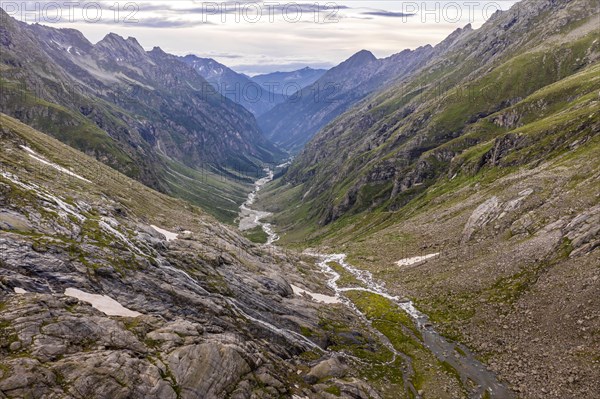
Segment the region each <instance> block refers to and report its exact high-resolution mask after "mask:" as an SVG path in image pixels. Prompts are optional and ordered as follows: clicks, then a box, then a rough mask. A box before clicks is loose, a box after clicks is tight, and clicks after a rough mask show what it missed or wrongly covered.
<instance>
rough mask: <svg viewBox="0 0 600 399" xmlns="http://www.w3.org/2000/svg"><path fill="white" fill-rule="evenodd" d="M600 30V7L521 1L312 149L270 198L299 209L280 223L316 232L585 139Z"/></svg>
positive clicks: (585, 2) (341, 122)
mask: <svg viewBox="0 0 600 399" xmlns="http://www.w3.org/2000/svg"><path fill="white" fill-rule="evenodd" d="M598 29H599V27H598V7H597V3H596V2H594V1H590V0H577V1H523V2H520V3H517V4H516V5H515V6H514V7H513V8H511V10H509V11H506V12H497V13H496V14H494V15H493V16H492V18H491V19H490V20H489V21H487V22H486V23H485V24H484V25H483V27H482V28H480V29H477V30H472V29H463V30H459V31H457V32H455V33H454V34H452V35H451V36H450V37H449V38H448V39H446V41H444V42H443V44H444V45H443V46H442V45H438V46H436V47H435V48H434V49H437V51H438V52H440V54H439V55H434V56H433V57H431V58H429V59H428V60H427V62H425V65H424V66H422V67H421V68H419V69H418V70H416V71H413V72H412V73H411V74H410V76H409V77H407V78H405V79H401V80H400V81H399V82H397V83H396V84H394V85H392V87H390V88H388V89H386V90H383V91H381V92H378V93H376V94H373V95H371V96H370V97H368V98H366V99H365V100H363V101H362V102H361V103H360V104H359V105H357V106H356V107H354V108H353V109H352V110H351V111H349V112H347V113H346V114H344V115H342V116H341V117H339V118H337V119H336V120H335V121H333V122H332V123H330V124H329V125H328V126H327V127H325V128H324V129H323V130H321V131H320V132H319V133H318V134H317V135H316V137H315V138H314V139H313V140H312V141H311V142H310V143H309V144H307V146H306V147H305V149H304V150H303V151H302V152H301V153H300V155H299V156H298V157H297V159H296V160H295V162H294V163H293V165H292V166H291V167H290V170H289V172H288V173H287V175H286V176H285V177H284V179H283V180H282V181H281V184H280V187H281V188H280V189H279V191H277V192H279V193H281V195H282V196H283V197H280V198H275V199H274V201H278V200H280V199H281V198H286V199H287V200H289V198H294V201H295V203H296V204H299V205H300V206H290V207H288V209H289V212H288V215H287V216H284V215H280V217H279V220H278V221H279V222H280V223H282V224H283V225H290V224H291V223H297V224H298V225H300V224H303V221H306V222H305V223H304V227H305V228H307V229H310V227H309V226H310V225H311V224H312V223H314V222H318V223H319V224H320V225H328V224H330V223H332V222H334V221H337V220H338V219H340V218H345V217H349V216H351V215H357V214H360V213H363V212H370V211H374V210H380V211H384V212H389V211H391V212H395V211H397V210H399V209H402V207H403V206H405V205H406V204H407V203H409V202H410V201H411V200H414V199H415V198H418V197H419V196H423V195H424V193H426V192H427V190H428V189H429V188H430V187H432V186H433V185H434V184H436V183H437V182H441V181H444V180H447V179H450V178H455V179H463V180H468V179H469V178H472V177H473V176H476V175H478V174H480V173H482V172H485V171H487V170H490V169H494V170H497V171H501V172H502V171H503V172H508V171H509V170H514V169H515V168H527V167H528V166H527V165H531V164H535V163H536V162H539V161H541V160H548V159H551V158H552V157H555V156H558V155H561V154H564V153H565V152H568V151H570V150H571V149H572V147H571V144H572V143H573V142H579V143H586V142H590V141H591V139H592V138H593V137H594V136H595V135H597V134H598V131H599V129H598V118H599V117H600V116H599V114H598V112H597V110H598V89H599V84H600V83H599V81H598V59H599V57H600V39H599V36H600V32H599V30H598ZM442 48H443V51H442ZM333 70H334V69H332V71H333ZM288 183H291V185H288ZM290 187H293V188H291V189H290ZM284 213H285V212H284Z"/></svg>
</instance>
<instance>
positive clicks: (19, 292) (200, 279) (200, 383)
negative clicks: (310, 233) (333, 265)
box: [0, 114, 382, 399]
mask: <svg viewBox="0 0 600 399" xmlns="http://www.w3.org/2000/svg"><path fill="white" fill-rule="evenodd" d="M0 140H1V142H2V147H1V148H0V166H1V168H0V229H1V231H2V234H1V235H0V354H1V355H0V395H1V396H2V397H8V398H10V397H15V398H16V397H35V398H55V397H68V398H111V399H113V398H161V399H163V398H198V397H202V398H206V399H210V398H215V399H217V398H224V397H228V398H280V397H293V398H305V397H309V398H332V397H339V396H340V395H342V396H344V397H353V398H364V399H367V398H379V397H381V396H380V395H379V394H378V393H377V391H375V390H373V388H372V387H371V386H370V385H369V384H368V383H367V382H365V378H364V372H365V371H369V370H371V367H379V368H381V365H379V364H378V363H377V362H375V361H374V362H373V364H372V366H369V365H368V364H366V363H364V362H362V363H358V362H357V360H355V359H354V358H353V357H351V356H348V355H346V354H343V353H341V352H337V351H336V348H334V347H332V342H336V343H338V344H339V343H343V342H349V343H353V344H355V345H361V347H363V348H364V350H365V351H366V352H367V353H373V356H375V354H377V353H379V352H380V351H381V350H382V349H381V344H380V343H378V338H377V337H376V336H374V335H372V334H371V333H370V332H369V328H368V326H367V325H365V324H364V322H363V321H361V320H359V319H358V318H357V317H355V316H354V315H353V313H352V312H349V311H347V310H345V309H346V308H345V307H344V306H343V305H341V304H339V305H328V306H324V305H321V304H319V303H317V302H314V301H312V300H310V299H309V297H307V296H298V295H294V294H293V291H292V288H291V286H290V283H293V284H295V285H299V286H302V287H305V288H306V289H307V290H311V291H318V290H321V291H323V290H324V289H325V288H324V286H323V283H322V281H323V279H324V276H323V275H322V274H320V273H315V271H314V270H312V268H313V267H314V264H312V265H311V264H309V263H306V262H305V261H304V260H303V259H301V258H300V257H298V256H297V255H294V254H291V253H290V254H286V253H284V252H281V251H279V250H277V249H276V248H273V247H259V246H255V245H253V244H251V243H250V242H248V241H247V240H245V239H243V238H241V237H240V236H239V235H238V234H237V233H236V232H234V231H233V230H231V229H230V228H227V227H224V226H222V225H219V224H218V223H217V222H216V221H215V220H214V219H212V218H211V217H210V216H207V215H206V214H205V213H203V212H202V211H200V210H199V209H198V208H196V207H194V206H191V205H189V204H187V203H185V202H183V201H181V200H175V199H172V198H170V197H167V196H164V195H162V194H159V193H157V192H154V191H152V190H150V189H148V188H147V187H145V186H143V185H141V184H140V183H138V182H136V181H133V180H131V179H129V178H127V177H125V176H124V175H122V174H119V173H117V172H115V171H114V170H112V169H110V168H108V167H107V166H105V165H102V164H100V163H98V162H96V161H94V160H93V159H92V158H90V157H87V156H85V155H83V154H81V153H79V152H77V151H75V150H73V149H71V148H70V147H67V146H65V145H63V144H61V143H60V142H58V141H56V140H54V139H52V138H50V137H48V136H46V135H44V134H42V133H40V132H37V131H35V130H33V129H31V128H29V127H27V126H25V125H23V124H21V123H20V122H18V121H16V120H15V119H12V118H10V117H8V116H5V115H3V114H0ZM169 230H170V231H172V232H173V233H171V232H170V231H169ZM94 295H95V296H94ZM90 305H91V306H90ZM325 320H327V322H325ZM336 320H337V321H338V322H339V323H343V325H350V326H353V327H352V328H353V330H351V331H352V332H351V333H350V332H347V333H346V334H347V335H346V336H345V337H344V336H343V335H339V336H338V335H337V332H336V330H331V327H327V326H329V325H330V324H328V323H334V322H335V321H336ZM309 337H310V339H309ZM374 381H375V379H374ZM332 392H333V393H332Z"/></svg>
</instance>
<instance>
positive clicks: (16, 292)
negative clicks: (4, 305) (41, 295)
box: [13, 287, 27, 294]
mask: <svg viewBox="0 0 600 399" xmlns="http://www.w3.org/2000/svg"><path fill="white" fill-rule="evenodd" d="M13 289H14V290H15V294H27V291H25V290H24V289H23V288H19V287H15V288H13Z"/></svg>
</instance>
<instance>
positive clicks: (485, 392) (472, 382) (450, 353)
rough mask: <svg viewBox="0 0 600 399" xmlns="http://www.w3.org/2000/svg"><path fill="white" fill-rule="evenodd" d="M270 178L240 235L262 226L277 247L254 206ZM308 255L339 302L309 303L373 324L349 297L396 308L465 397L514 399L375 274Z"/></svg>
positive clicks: (341, 257) (244, 215) (341, 259)
mask: <svg viewBox="0 0 600 399" xmlns="http://www.w3.org/2000/svg"><path fill="white" fill-rule="evenodd" d="M265 172H266V173H267V175H266V176H265V177H263V178H261V179H259V180H257V182H256V183H255V189H254V191H252V192H251V193H250V194H249V195H248V200H247V201H246V202H245V203H244V204H243V205H242V207H241V208H240V209H241V210H240V229H241V230H245V229H249V228H254V227H257V226H261V227H262V229H263V230H264V232H265V233H266V234H267V236H268V240H267V244H265V245H272V244H273V243H274V242H276V241H277V240H279V238H280V237H279V236H278V235H277V234H276V233H275V232H274V230H273V226H272V225H271V224H269V223H266V222H263V221H262V219H263V218H266V217H268V216H270V215H271V214H270V213H269V212H264V211H259V210H255V209H252V208H251V206H252V205H253V204H254V202H255V200H256V196H257V194H258V192H259V191H260V189H261V188H262V187H263V186H264V185H265V184H267V183H269V182H270V181H271V180H273V176H274V174H273V171H272V170H268V169H267V170H266V171H265ZM304 254H305V255H310V256H312V257H314V258H316V259H317V260H316V265H317V266H318V267H319V269H320V270H321V271H322V272H323V273H325V274H326V275H328V276H329V279H328V280H327V286H328V287H329V288H330V289H331V290H333V292H334V293H335V297H331V298H333V299H337V300H328V301H321V300H320V296H319V295H320V294H314V293H308V295H309V296H310V297H312V298H313V300H315V301H320V302H324V303H338V302H341V303H343V304H345V305H346V306H347V307H348V308H350V309H351V310H352V311H353V312H356V313H357V314H358V315H359V316H360V317H361V318H363V319H364V320H368V319H369V318H368V315H367V314H365V312H363V311H361V310H360V309H359V308H358V307H357V306H356V305H355V304H354V303H353V301H352V300H351V299H350V298H349V296H348V293H350V292H357V291H358V292H367V293H371V294H374V295H378V296H380V297H383V298H385V299H386V300H388V301H390V303H393V304H394V306H397V307H398V308H400V309H402V311H403V312H405V313H406V314H407V315H408V316H410V318H411V320H412V321H413V323H414V325H415V327H416V329H417V330H418V332H419V334H417V335H418V338H419V339H420V340H421V342H422V343H423V344H424V345H425V347H426V348H427V349H428V350H429V351H430V352H431V353H433V354H434V355H435V357H436V358H437V359H438V360H439V361H440V362H442V363H443V364H446V365H449V366H450V367H451V368H452V370H453V372H455V373H456V374H457V376H458V377H459V378H460V381H461V384H462V388H463V390H464V391H465V392H464V393H465V394H466V395H467V396H468V397H469V398H473V399H478V398H498V399H510V398H513V397H514V395H513V393H512V392H511V391H510V390H509V389H508V388H507V387H506V386H505V385H504V384H503V383H501V382H500V381H499V380H498V379H497V377H496V376H495V374H494V373H492V372H491V371H489V370H488V369H487V368H486V366H485V365H484V364H483V363H482V362H480V361H479V360H478V359H477V358H476V356H475V355H474V354H473V353H472V352H471V351H470V350H469V349H468V348H466V347H465V346H464V345H462V344H460V343H457V342H453V341H451V340H449V339H447V338H445V337H443V336H442V335H440V334H439V333H438V332H437V331H436V330H435V329H434V327H433V324H432V323H431V322H430V320H429V318H428V317H427V315H425V314H424V313H422V312H420V311H419V310H417V308H416V307H415V306H414V304H413V302H412V301H410V300H409V299H406V298H400V297H398V296H395V295H392V294H391V293H390V292H389V291H388V290H387V289H386V287H385V284H384V283H381V282H378V281H376V280H375V279H374V278H373V276H372V274H371V273H370V272H368V271H366V270H360V269H358V268H356V267H354V266H352V265H351V264H349V263H348V261H347V256H346V254H325V253H321V252H318V251H314V250H306V251H305V252H304ZM435 255H437V254H432V255H430V256H424V257H422V258H423V259H421V257H420V258H419V260H418V261H424V260H427V258H428V257H435ZM413 261H414V259H412V258H411V259H407V260H400V261H398V262H397V264H399V265H402V264H405V263H406V264H410V263H411V262H413ZM332 264H335V265H337V267H338V268H339V267H341V268H342V270H343V273H344V274H349V275H351V276H352V278H353V279H355V280H354V281H355V282H357V283H358V285H355V286H351V287H342V286H340V284H339V281H340V279H341V277H342V276H341V274H340V271H338V270H340V269H337V270H336V269H334V268H333V267H332ZM294 291H295V293H296V294H297V295H302V294H305V293H306V291H305V290H302V289H298V288H297V287H295V290H294ZM380 338H382V341H383V342H384V344H385V345H386V346H387V347H388V348H389V349H390V350H391V351H392V353H394V358H393V359H392V361H391V362H389V365H390V367H394V366H393V365H392V364H393V363H394V361H395V359H396V358H397V357H401V358H403V360H404V361H405V363H406V364H407V366H408V367H406V368H405V369H404V370H403V374H404V385H405V388H406V389H407V391H409V392H410V394H412V396H413V397H416V398H421V397H422V391H420V390H418V389H416V388H415V386H414V385H413V383H412V381H411V377H412V376H413V375H414V370H411V363H412V362H411V359H410V358H409V357H407V355H406V354H404V353H402V352H401V351H399V350H398V349H397V348H396V347H395V346H394V345H393V343H392V342H390V340H389V339H388V338H387V337H386V336H385V335H384V334H383V333H380Z"/></svg>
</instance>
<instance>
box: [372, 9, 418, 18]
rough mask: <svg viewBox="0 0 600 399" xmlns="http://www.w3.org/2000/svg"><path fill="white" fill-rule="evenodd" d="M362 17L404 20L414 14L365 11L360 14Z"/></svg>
mask: <svg viewBox="0 0 600 399" xmlns="http://www.w3.org/2000/svg"><path fill="white" fill-rule="evenodd" d="M361 14H362V15H371V16H374V17H390V18H404V17H412V16H415V15H416V14H406V13H403V12H395V11H385V10H376V11H367V12H363V13H361Z"/></svg>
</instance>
